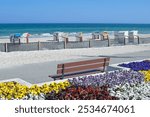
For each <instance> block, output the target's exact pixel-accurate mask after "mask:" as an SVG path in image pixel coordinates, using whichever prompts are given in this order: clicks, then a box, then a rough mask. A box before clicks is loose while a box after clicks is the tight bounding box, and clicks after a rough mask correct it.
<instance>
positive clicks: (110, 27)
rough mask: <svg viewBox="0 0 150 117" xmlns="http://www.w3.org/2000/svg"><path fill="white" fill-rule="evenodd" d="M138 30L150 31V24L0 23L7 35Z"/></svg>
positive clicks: (0, 33)
mask: <svg viewBox="0 0 150 117" xmlns="http://www.w3.org/2000/svg"><path fill="white" fill-rule="evenodd" d="M120 30H123V31H124V30H129V31H130V30H138V31H139V33H144V34H145V33H150V24H63V23H61V24H54V23H53V24H51V23H49V24H0V36H9V35H10V34H13V33H24V32H29V33H30V34H33V35H41V34H46V33H50V34H52V33H54V32H58V31H60V32H69V33H74V32H83V33H90V32H93V31H99V32H101V31H120Z"/></svg>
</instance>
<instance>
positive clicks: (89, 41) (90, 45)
mask: <svg viewBox="0 0 150 117" xmlns="http://www.w3.org/2000/svg"><path fill="white" fill-rule="evenodd" d="M90 47H91V41H90V40H89V48H90Z"/></svg>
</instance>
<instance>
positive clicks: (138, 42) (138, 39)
mask: <svg viewBox="0 0 150 117" xmlns="http://www.w3.org/2000/svg"><path fill="white" fill-rule="evenodd" d="M137 38H138V44H140V37H139V36H137Z"/></svg>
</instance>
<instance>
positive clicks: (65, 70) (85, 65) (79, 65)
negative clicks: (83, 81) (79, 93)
mask: <svg viewBox="0 0 150 117" xmlns="http://www.w3.org/2000/svg"><path fill="white" fill-rule="evenodd" d="M109 60H110V58H99V59H93V60H85V61H79V62H70V63H64V64H58V65H57V74H69V73H75V72H84V71H88V70H96V69H97V70H100V71H104V70H105V67H106V66H108V65H109Z"/></svg>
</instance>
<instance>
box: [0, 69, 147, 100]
mask: <svg viewBox="0 0 150 117" xmlns="http://www.w3.org/2000/svg"><path fill="white" fill-rule="evenodd" d="M149 81H150V70H148V71H145V70H143V71H140V72H137V71H133V70H120V71H114V72H110V73H103V74H98V75H89V76H85V77H78V78H73V79H69V80H67V81H64V82H59V83H55V82H52V83H50V84H43V85H42V86H38V85H32V86H31V87H27V86H24V85H21V84H19V83H17V82H3V83H0V99H8V100H11V99H22V100H43V99H44V100H45V99H46V100H95V99H96V100H116V99H121V100H129V99H136V100H137V99H150V83H149Z"/></svg>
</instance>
